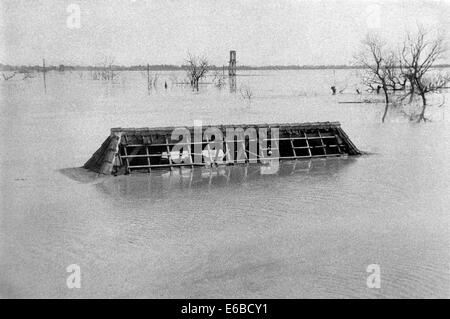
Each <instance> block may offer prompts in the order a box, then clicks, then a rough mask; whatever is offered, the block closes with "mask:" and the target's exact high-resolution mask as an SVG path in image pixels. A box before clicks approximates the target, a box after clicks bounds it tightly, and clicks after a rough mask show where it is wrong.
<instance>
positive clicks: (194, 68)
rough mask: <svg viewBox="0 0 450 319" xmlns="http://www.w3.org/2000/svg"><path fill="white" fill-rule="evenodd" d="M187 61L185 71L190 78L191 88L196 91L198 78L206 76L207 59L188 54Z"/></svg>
mask: <svg viewBox="0 0 450 319" xmlns="http://www.w3.org/2000/svg"><path fill="white" fill-rule="evenodd" d="M186 62H187V67H188V70H187V73H188V77H189V79H190V83H191V86H192V88H193V89H194V88H195V89H196V90H197V91H198V84H199V82H200V80H201V79H202V78H203V77H205V76H206V73H207V72H208V68H209V64H208V60H207V59H206V58H205V57H202V56H193V55H191V54H190V53H189V54H188V58H187V60H186Z"/></svg>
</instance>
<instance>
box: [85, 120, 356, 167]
mask: <svg viewBox="0 0 450 319" xmlns="http://www.w3.org/2000/svg"><path fill="white" fill-rule="evenodd" d="M180 127H181V126H178V127H144V128H112V129H111V134H110V136H109V137H108V138H107V139H106V140H105V141H104V142H103V144H102V145H101V146H100V148H99V149H98V150H97V151H96V152H95V153H94V154H93V155H92V157H91V158H90V159H89V160H88V161H87V162H86V163H85V164H84V167H85V168H87V169H90V170H92V171H94V172H97V173H100V174H112V173H115V172H118V171H120V172H123V173H126V172H128V173H129V172H131V170H134V169H148V171H150V169H151V168H157V167H158V168H159V167H175V166H194V165H205V164H202V163H203V162H202V163H200V164H199V163H196V164H194V163H193V162H192V156H195V155H198V154H196V153H194V152H192V151H191V146H192V145H194V144H197V145H198V144H200V145H202V149H203V146H204V145H207V144H208V143H209V141H207V140H202V141H199V142H196V141H195V140H194V142H189V143H187V144H186V145H189V152H188V155H187V157H189V158H190V159H191V161H190V162H187V163H184V162H183V164H180V163H174V162H175V160H172V157H173V156H180V155H176V154H175V155H174V154H172V151H171V149H170V147H172V146H173V145H175V144H176V143H179V142H180V141H174V140H171V138H170V136H171V133H172V132H173V130H174V129H176V128H180ZM210 127H216V128H218V129H220V130H221V131H222V132H225V131H226V130H227V129H228V128H233V129H236V128H243V129H246V128H268V129H270V128H278V129H279V140H278V139H277V140H276V142H270V144H271V146H270V149H271V150H276V151H277V153H278V158H279V159H297V158H313V157H331V156H342V155H359V154H361V153H360V151H359V150H358V149H357V148H356V146H355V145H354V144H353V143H352V142H351V140H350V138H349V137H348V136H347V134H345V132H344V131H343V130H342V128H341V125H340V123H339V122H314V123H272V124H268V123H261V124H237V125H231V124H228V125H206V126H202V130H206V129H207V128H210ZM184 128H186V129H188V130H189V132H191V134H193V132H194V129H195V128H197V127H193V126H190V127H184ZM259 138H261V136H260V137H259ZM265 138H266V139H267V137H265ZM267 141H272V140H271V139H267ZM281 142H284V143H283V145H281V144H282V143H281ZM240 143H241V145H244V150H245V152H244V153H248V154H245V156H246V158H247V159H248V155H249V154H250V150H249V149H246V148H245V143H246V142H245V139H244V141H242V140H241V141H240ZM242 143H243V144H242ZM272 143H273V145H272ZM302 143H303V144H302ZM298 144H301V145H298ZM222 146H223V147H224V148H223V151H224V152H226V153H228V149H227V148H228V145H227V143H224V144H222ZM230 147H231V146H230ZM207 148H208V152H211V150H210V149H209V146H207ZM261 151H265V150H264V149H260V150H259V151H258V154H257V158H258V160H260V161H262V160H265V159H267V157H265V156H261V153H260V152H261ZM230 154H231V153H228V154H227V155H226V157H228V156H231V155H230ZM210 155H211V154H210ZM200 156H203V155H202V154H200ZM233 156H234V155H233ZM210 160H211V159H210ZM216 160H217V156H216V158H215V159H213V160H212V162H213V163H216V164H217V162H215V161H216ZM232 163H237V162H234V159H232ZM220 164H223V162H221V163H220ZM228 164H229V162H228Z"/></svg>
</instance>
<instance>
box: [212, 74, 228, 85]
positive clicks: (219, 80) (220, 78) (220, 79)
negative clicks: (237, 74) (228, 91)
mask: <svg viewBox="0 0 450 319" xmlns="http://www.w3.org/2000/svg"><path fill="white" fill-rule="evenodd" d="M212 82H213V83H214V86H215V87H216V88H219V89H221V88H222V87H223V86H225V85H226V82H225V75H224V74H223V73H221V72H220V71H215V72H214V78H213V80H212Z"/></svg>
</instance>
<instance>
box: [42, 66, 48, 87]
mask: <svg viewBox="0 0 450 319" xmlns="http://www.w3.org/2000/svg"><path fill="white" fill-rule="evenodd" d="M42 75H43V79H44V92H45V93H47V81H46V79H45V59H42Z"/></svg>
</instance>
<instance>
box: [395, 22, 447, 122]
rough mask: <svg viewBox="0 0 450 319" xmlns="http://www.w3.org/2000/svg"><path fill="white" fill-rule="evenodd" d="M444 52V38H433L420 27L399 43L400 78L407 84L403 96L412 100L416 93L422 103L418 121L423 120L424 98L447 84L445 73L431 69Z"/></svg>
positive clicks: (424, 119) (425, 99) (426, 101)
mask: <svg viewBox="0 0 450 319" xmlns="http://www.w3.org/2000/svg"><path fill="white" fill-rule="evenodd" d="M446 51H447V47H446V45H445V41H444V37H443V36H442V35H433V34H432V33H431V32H428V31H426V30H424V29H423V28H419V30H418V32H417V33H416V34H415V35H411V34H408V36H407V39H406V40H405V41H404V43H403V47H402V49H401V54H400V55H401V60H400V62H401V66H402V70H403V73H404V76H405V78H406V79H407V80H408V81H409V83H410V88H409V91H408V92H407V94H406V96H410V97H411V100H410V101H412V98H413V96H414V94H416V95H418V96H419V97H420V98H421V101H422V109H421V112H420V114H419V116H418V118H417V121H418V122H420V121H426V120H427V119H426V117H425V111H426V108H427V105H428V104H427V103H428V100H427V98H428V95H429V94H432V93H437V92H439V91H440V89H442V88H443V87H444V86H446V84H447V83H448V82H449V81H450V75H449V74H444V73H441V72H439V71H437V70H433V69H432V68H433V66H434V65H435V64H436V62H437V61H439V60H440V59H442V58H443V57H444V54H445V53H446ZM406 96H405V97H406Z"/></svg>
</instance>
